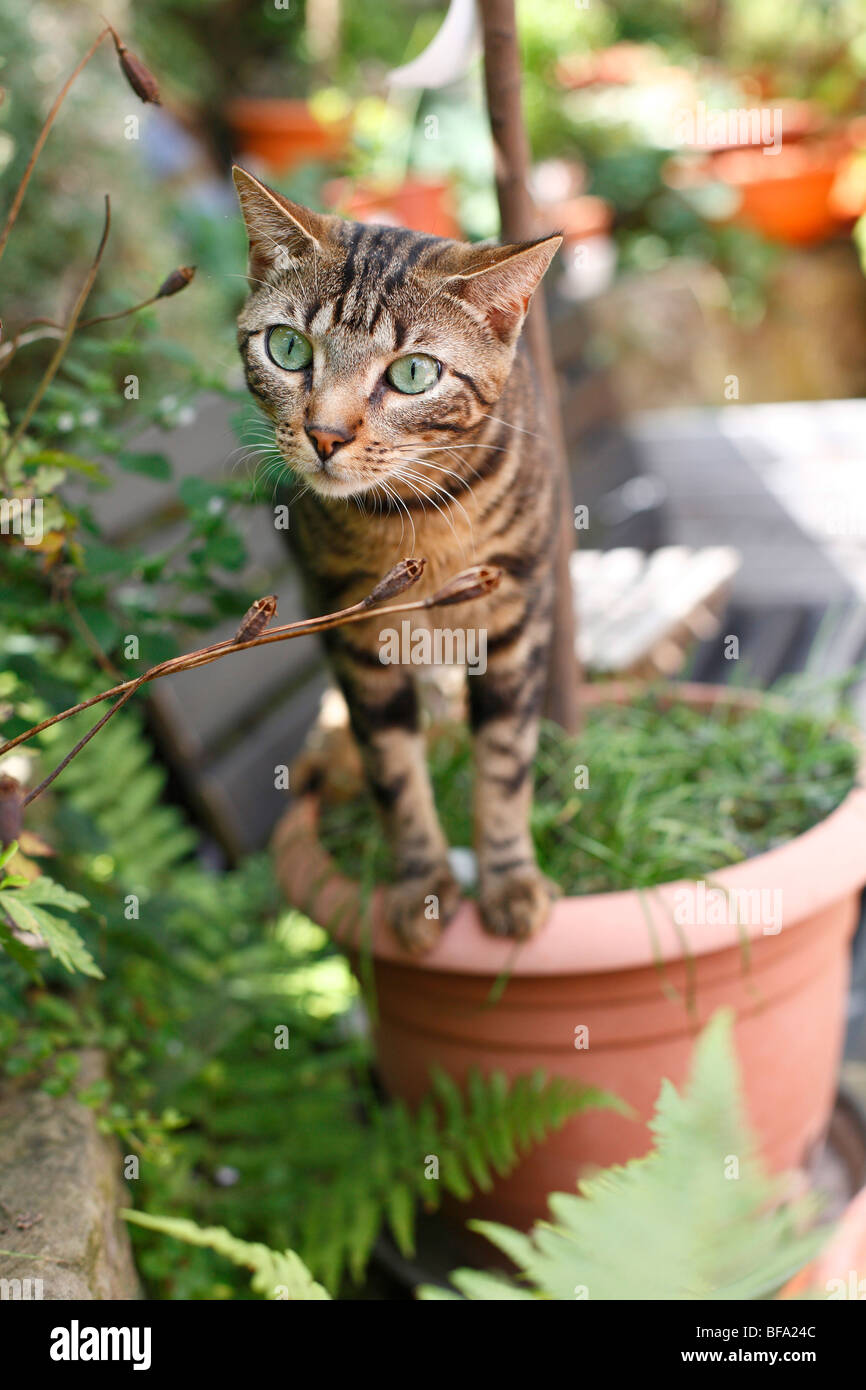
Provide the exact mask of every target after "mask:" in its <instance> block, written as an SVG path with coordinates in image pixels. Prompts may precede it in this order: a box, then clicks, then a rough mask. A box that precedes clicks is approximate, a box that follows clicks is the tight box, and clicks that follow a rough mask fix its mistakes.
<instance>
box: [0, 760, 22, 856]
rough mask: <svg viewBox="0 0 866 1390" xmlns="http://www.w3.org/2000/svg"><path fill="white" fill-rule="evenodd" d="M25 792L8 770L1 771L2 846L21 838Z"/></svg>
mask: <svg viewBox="0 0 866 1390" xmlns="http://www.w3.org/2000/svg"><path fill="white" fill-rule="evenodd" d="M23 804H24V792H23V789H22V787H21V784H20V783H19V782H18V781H17V779H16V778H15V777H11V776H10V775H9V773H8V772H3V773H0V846H2V847H3V848H5V846H6V845H11V844H12V841H13V840H19V839H20V838H21V809H22V806H23Z"/></svg>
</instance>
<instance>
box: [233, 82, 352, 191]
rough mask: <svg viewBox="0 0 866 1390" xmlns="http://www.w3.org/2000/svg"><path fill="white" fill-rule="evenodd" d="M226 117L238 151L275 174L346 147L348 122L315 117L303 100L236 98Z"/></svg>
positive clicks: (335, 155)
mask: <svg viewBox="0 0 866 1390" xmlns="http://www.w3.org/2000/svg"><path fill="white" fill-rule="evenodd" d="M226 116H227V119H228V123H229V126H230V128H231V131H232V133H233V135H234V138H235V141H236V143H237V146H238V148H239V150H240V152H241V153H242V154H248V155H253V156H254V157H255V158H256V159H258V160H260V161H261V162H262V164H264V165H266V166H267V168H268V169H269V170H270V171H271V172H273V173H275V174H285V173H287V172H288V170H290V169H294V168H296V167H297V166H298V165H299V164H304V163H306V162H307V161H309V160H323V161H324V160H333V159H337V158H339V156H340V155H341V154H342V153H343V151H344V150H345V148H346V144H347V141H348V137H349V131H350V122H349V121H347V120H342V121H332V122H329V123H328V124H327V125H325V124H324V123H323V122H322V121H320V120H318V119H317V118H316V117H315V116H314V115H313V113H312V111H311V110H310V108H309V106H308V105H307V103H306V102H305V101H298V100H291V99H288V98H286V99H283V98H268V97H239V98H238V99H237V100H236V101H232V102H230V103H229V106H228V109H227V112H226Z"/></svg>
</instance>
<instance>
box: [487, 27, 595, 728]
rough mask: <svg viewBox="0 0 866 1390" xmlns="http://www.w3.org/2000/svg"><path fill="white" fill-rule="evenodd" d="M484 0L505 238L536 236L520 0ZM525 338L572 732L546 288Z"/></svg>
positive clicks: (565, 512) (560, 683)
mask: <svg viewBox="0 0 866 1390" xmlns="http://www.w3.org/2000/svg"><path fill="white" fill-rule="evenodd" d="M479 4H480V10H481V23H482V29H483V34H484V79H485V85H486V88H487V107H488V111H489V114H490V125H491V129H492V131H493V147H494V158H495V171H496V189H497V194H498V197H499V211H500V216H501V220H502V239H503V240H504V241H531V240H532V239H533V238H534V237H536V236H538V235H539V231H538V227H537V224H536V216H535V208H534V207H533V203H532V198H531V197H530V193H529V185H528V178H529V170H530V151H529V140H528V138H527V135H526V127H525V126H524V124H523V103H522V100H521V94H520V82H521V72H520V52H519V49H518V44H517V26H516V22H515V15H514V0H479ZM526 336H527V339H528V343H529V350H530V353H531V355H532V359H533V363H534V365H535V371H536V374H537V377H538V384H539V388H540V390H541V393H542V399H543V402H544V419H545V421H546V423H547V425H548V427H549V430H550V467H551V468H552V469H554V471H555V473H556V475H557V479H558V484H559V488H560V492H561V502H560V529H559V535H558V541H557V552H556V573H555V582H556V596H555V600H554V615H553V641H552V644H551V653H550V666H549V670H548V681H547V697H546V702H545V712H546V714H547V715H548V717H549V718H551V719H554V720H556V722H557V724H559V725H561V727H562V728H563V729H565V731H566V732H567V733H576V732H577V730H578V727H579V724H580V710H579V704H578V684H579V673H578V664H577V657H576V655H575V649H574V643H575V636H576V627H575V621H574V605H573V603H572V591H571V577H570V575H569V568H568V561H569V556H570V554H571V551H572V547H573V543H574V526H573V513H572V503H571V488H570V485H569V477H568V457H567V454H566V448H565V437H564V435H563V430H562V413H561V411H560V405H559V391H558V388H557V383H556V371H555V368H554V364H553V353H552V351H551V346H550V334H549V331H548V323H547V311H546V308H545V303H544V295H543V291H542V290H541V289H539V290H538V292H537V293H536V295H535V298H534V300H533V303H532V307H531V309H530V311H529V316H528V318H527V321H526Z"/></svg>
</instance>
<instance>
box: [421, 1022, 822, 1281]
mask: <svg viewBox="0 0 866 1390" xmlns="http://www.w3.org/2000/svg"><path fill="white" fill-rule="evenodd" d="M652 1129H653V1132H654V1134H655V1140H656V1147H655V1149H654V1150H653V1152H652V1153H651V1154H649V1155H647V1156H646V1157H645V1158H641V1159H636V1160H634V1161H632V1162H631V1163H627V1164H626V1165H625V1166H624V1167H615V1168H609V1169H607V1170H606V1171H605V1172H603V1173H600V1174H599V1175H598V1176H597V1177H594V1178H592V1179H590V1180H588V1181H585V1182H582V1183H581V1184H580V1187H579V1192H580V1195H579V1196H577V1195H575V1194H574V1193H563V1192H560V1193H555V1194H554V1195H553V1196H552V1197H551V1198H550V1211H551V1220H550V1221H549V1222H542V1223H539V1224H538V1225H537V1226H536V1227H535V1228H534V1230H533V1231H532V1233H531V1235H529V1236H524V1235H522V1234H521V1233H520V1232H518V1231H512V1230H509V1229H508V1228H507V1227H503V1226H497V1225H493V1224H491V1223H486V1222H473V1223H471V1225H472V1228H473V1229H474V1230H476V1231H478V1232H480V1233H481V1234H482V1235H485V1236H486V1237H487V1238H488V1239H489V1240H490V1241H491V1242H492V1243H493V1244H494V1245H496V1246H497V1247H498V1248H499V1249H500V1250H502V1251H504V1253H505V1254H506V1255H508V1256H509V1258H510V1259H511V1260H513V1261H514V1263H515V1264H516V1265H517V1267H518V1269H519V1270H520V1271H521V1279H520V1281H519V1282H515V1281H514V1280H511V1281H508V1282H507V1284H506V1285H502V1283H501V1282H500V1281H499V1280H498V1279H495V1280H494V1279H493V1278H491V1276H490V1275H487V1274H480V1273H478V1272H477V1271H473V1270H459V1271H457V1272H456V1273H455V1274H454V1275H453V1276H452V1278H453V1282H454V1284H455V1286H456V1287H457V1288H458V1289H459V1290H460V1292H461V1293H462V1294H463V1296H464V1297H465V1298H467V1299H471V1300H483V1301H489V1300H491V1299H494V1300H496V1299H512V1298H515V1297H518V1298H520V1297H522V1298H541V1299H558V1300H567V1301H569V1302H574V1300H575V1299H576V1298H591V1299H616V1300H624V1299H640V1300H645V1299H647V1298H654V1299H666V1300H672V1299H757V1298H767V1297H770V1296H772V1294H773V1293H774V1292H776V1291H777V1290H778V1289H779V1288H780V1287H781V1286H782V1285H783V1284H784V1283H785V1282H786V1281H787V1279H788V1278H790V1277H791V1275H792V1274H794V1273H795V1272H796V1271H797V1270H798V1269H800V1268H802V1266H803V1265H804V1264H805V1263H806V1262H807V1261H808V1260H809V1259H810V1258H811V1257H812V1255H813V1254H814V1252H815V1250H816V1249H817V1247H818V1245H819V1244H820V1239H821V1236H820V1233H818V1232H816V1231H815V1230H814V1229H812V1230H809V1229H807V1228H808V1225H809V1222H810V1221H811V1220H812V1218H813V1217H814V1209H813V1206H812V1204H811V1203H810V1202H809V1201H801V1202H798V1203H795V1204H789V1205H785V1204H784V1203H783V1200H782V1198H783V1184H782V1183H780V1182H779V1181H778V1180H773V1179H771V1178H768V1177H767V1176H766V1175H765V1173H764V1171H763V1169H762V1166H761V1164H760V1162H759V1160H758V1158H757V1157H756V1152H755V1146H754V1142H753V1140H752V1138H751V1135H750V1134H749V1131H748V1129H747V1127H746V1125H745V1122H744V1119H743V1115H742V1110H741V1104H740V1098H739V1086H738V1078H737V1071H736V1064H735V1060H734V1054H733V1044H732V1038H731V1019H730V1016H729V1015H727V1014H725V1013H721V1014H718V1015H716V1017H715V1018H714V1019H713V1020H712V1021H711V1023H710V1024H709V1025H708V1027H707V1028H706V1029H705V1031H704V1033H703V1035H702V1036H701V1038H700V1040H699V1042H698V1045H697V1047H696V1049H695V1058H694V1063H693V1067H692V1074H691V1078H690V1081H689V1084H688V1086H687V1088H686V1090H685V1092H684V1093H683V1094H682V1095H679V1094H678V1093H677V1092H676V1091H675V1090H674V1088H673V1086H671V1085H670V1084H669V1083H667V1082H666V1083H664V1085H663V1086H662V1090H661V1094H660V1096H659V1099H658V1102H657V1105H656V1113H655V1118H654V1120H653V1123H652ZM419 1296H420V1297H421V1298H437V1299H438V1298H441V1297H442V1291H441V1290H439V1289H432V1288H425V1289H421V1290H420V1291H419Z"/></svg>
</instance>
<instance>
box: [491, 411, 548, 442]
mask: <svg viewBox="0 0 866 1390" xmlns="http://www.w3.org/2000/svg"><path fill="white" fill-rule="evenodd" d="M481 414H482V416H483V417H484V419H485V420H493V421H494V422H495V424H497V425H505V426H506V428H507V429H509V430H515V431H516V432H517V434H528V435H531V436H532V438H533V439H547V438H548V437H549V436H547V435H544V434H538V433H537V432H536V431H535V430H525V429H524V428H523V426H522V425H512V423H511V421H510V420H503V419H502V416H501V415H486V414H485V413H484V411H483V410H482V412H481Z"/></svg>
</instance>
